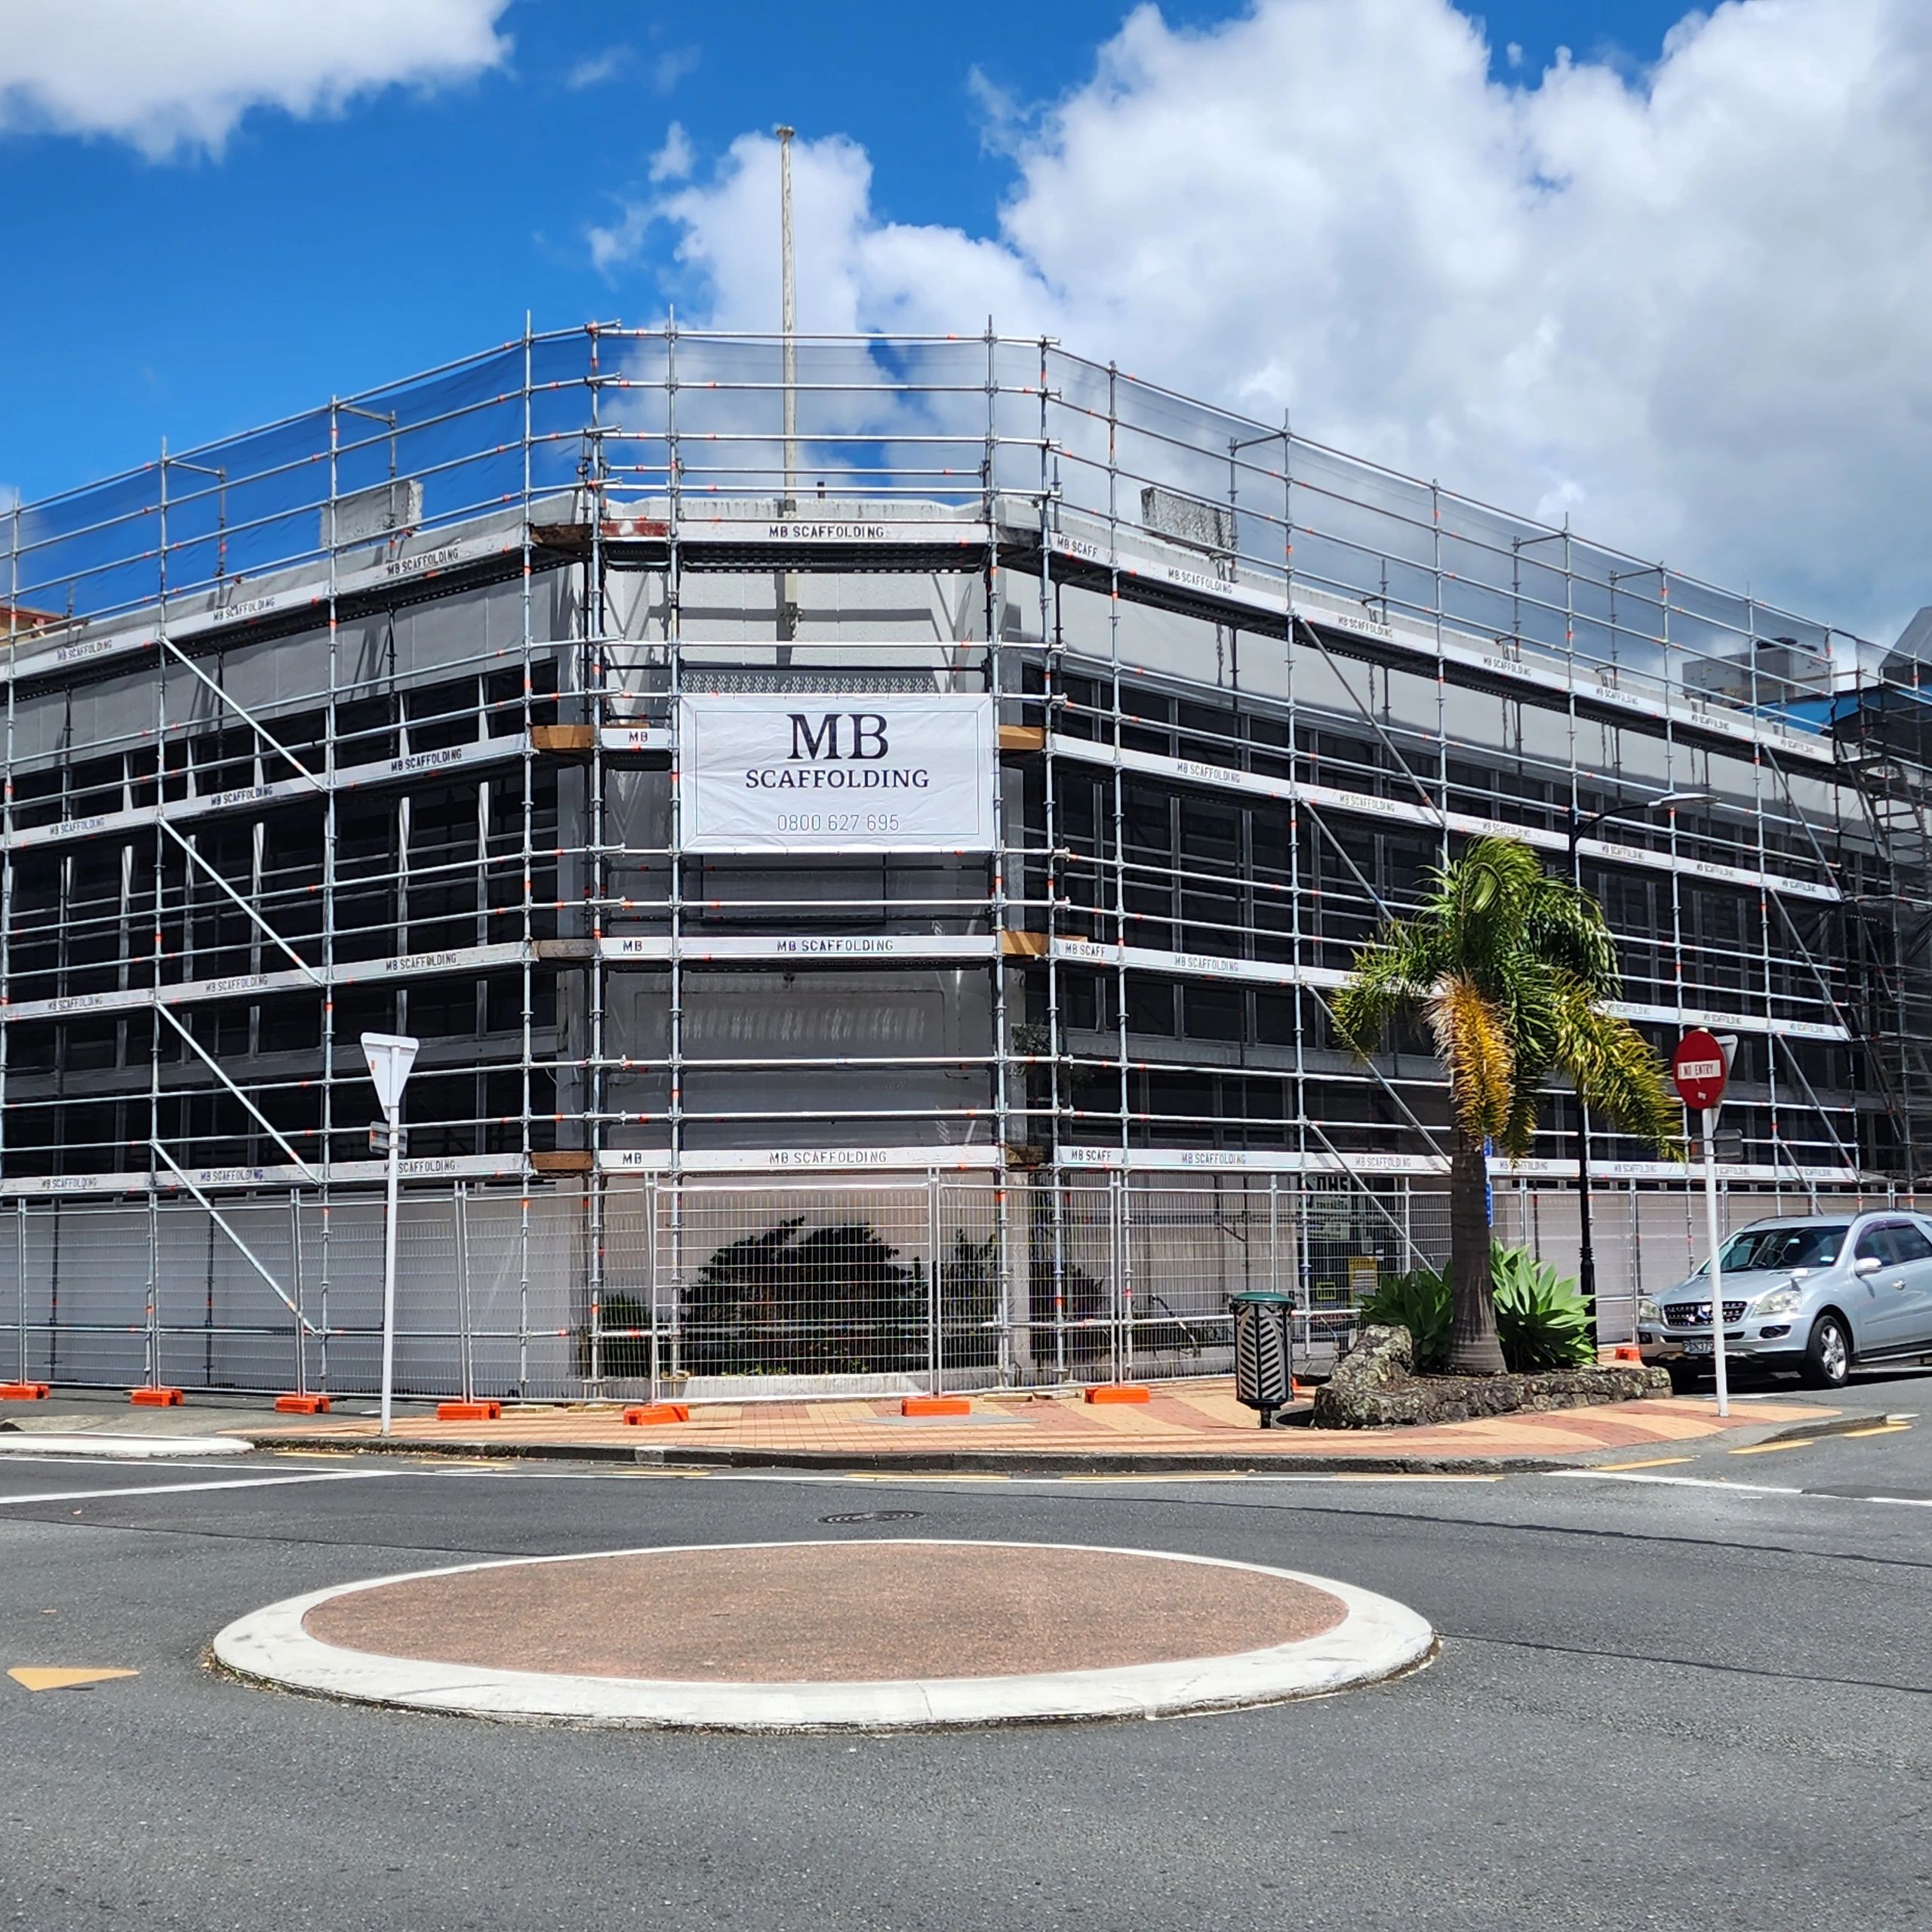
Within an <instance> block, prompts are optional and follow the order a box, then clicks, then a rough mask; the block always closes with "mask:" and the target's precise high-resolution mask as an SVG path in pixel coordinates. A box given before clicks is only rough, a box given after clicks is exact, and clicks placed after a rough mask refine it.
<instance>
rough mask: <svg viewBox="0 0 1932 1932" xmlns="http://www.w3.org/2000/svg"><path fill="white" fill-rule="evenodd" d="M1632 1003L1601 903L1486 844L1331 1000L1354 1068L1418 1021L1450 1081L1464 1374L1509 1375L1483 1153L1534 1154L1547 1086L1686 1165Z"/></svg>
mask: <svg viewBox="0 0 1932 1932" xmlns="http://www.w3.org/2000/svg"><path fill="white" fill-rule="evenodd" d="M1621 989H1622V981H1621V979H1620V976H1619V974H1618V972H1617V948H1616V945H1615V943H1614V941H1613V940H1612V939H1611V934H1610V928H1608V926H1607V925H1606V924H1604V916H1603V909H1602V908H1601V906H1599V905H1598V903H1596V901H1595V900H1594V899H1592V898H1590V897H1589V896H1588V895H1587V894H1585V893H1583V892H1580V891H1578V890H1577V888H1575V887H1574V886H1573V885H1571V884H1569V883H1568V882H1567V881H1565V880H1562V879H1558V878H1551V877H1550V876H1549V874H1548V873H1546V872H1545V871H1544V870H1543V866H1542V863H1541V862H1540V860H1538V859H1537V855H1536V854H1535V853H1534V852H1533V851H1531V850H1530V848H1528V847H1527V845H1525V844H1523V843H1522V842H1521V841H1520V840H1518V839H1514V838H1478V839H1476V840H1475V841H1473V842H1472V844H1470V846H1469V848H1468V850H1467V851H1465V852H1464V853H1463V856H1462V857H1460V859H1458V860H1456V861H1455V862H1454V863H1453V864H1452V865H1450V866H1447V867H1446V868H1445V869H1443V870H1441V871H1438V872H1432V873H1431V875H1430V888H1429V892H1428V894H1427V896H1426V897H1425V898H1424V900H1423V903H1422V905H1421V906H1420V908H1419V909H1417V912H1416V915H1415V916H1414V918H1412V919H1410V920H1407V921H1401V920H1393V921H1390V923H1389V924H1388V925H1387V926H1386V927H1385V928H1383V931H1382V933H1381V934H1380V937H1378V938H1377V940H1375V941H1374V942H1373V943H1371V944H1370V945H1369V946H1366V947H1364V949H1362V951H1361V952H1359V953H1358V954H1357V955H1356V956H1355V968H1354V970H1353V971H1352V972H1351V973H1350V974H1349V978H1348V980H1347V982H1346V984H1345V985H1344V986H1343V987H1342V989H1341V990H1340V992H1338V993H1337V995H1336V997H1335V1003H1334V1014H1335V1024H1336V1026H1337V1030H1338V1031H1339V1032H1340V1034H1341V1035H1342V1037H1343V1039H1345V1040H1346V1041H1347V1042H1348V1043H1349V1045H1350V1046H1351V1047H1352V1048H1354V1049H1355V1051H1356V1052H1357V1053H1358V1054H1362V1055H1364V1057H1365V1056H1366V1055H1367V1054H1371V1053H1372V1052H1373V1051H1374V1050H1375V1048H1376V1047H1377V1045H1378V1044H1380V1041H1381V1038H1382V1035H1383V1031H1384V1029H1386V1026H1388V1024H1389V1021H1390V1020H1392V1019H1394V1018H1395V1017H1398V1016H1399V1015H1402V1014H1420V1015H1421V1016H1422V1017H1423V1019H1424V1020H1426V1022H1427V1023H1428V1025H1429V1031H1430V1032H1431V1033H1432V1035H1434V1037H1435V1051H1436V1053H1437V1055H1438V1057H1439V1058H1440V1059H1441V1062H1442V1064H1443V1067H1444V1070H1445V1072H1447V1075H1448V1076H1449V1120H1450V1135H1451V1140H1450V1156H1449V1241H1450V1257H1451V1281H1452V1284H1453V1290H1452V1296H1451V1306H1452V1308H1453V1310H1454V1318H1453V1321H1452V1324H1451V1330H1450V1340H1449V1355H1448V1363H1447V1366H1448V1367H1449V1368H1450V1369H1451V1371H1454V1372H1457V1373H1460V1374H1472V1375H1493V1374H1498V1373H1500V1371H1501V1370H1502V1367H1503V1351H1502V1349H1501V1348H1500V1346H1498V1345H1497V1339H1496V1308H1495V1303H1494V1300H1493V1299H1492V1294H1493V1291H1492V1287H1491V1280H1490V1265H1489V1247H1490V1232H1489V1226H1488V1215H1487V1212H1486V1211H1485V1209H1484V1194H1485V1190H1486V1188H1487V1179H1488V1168H1487V1160H1486V1158H1485V1156H1484V1143H1485V1142H1486V1141H1493V1142H1494V1143H1495V1144H1496V1146H1497V1147H1498V1148H1499V1149H1501V1151H1502V1152H1503V1153H1505V1154H1507V1155H1512V1156H1519V1155H1524V1154H1527V1152H1529V1149H1530V1141H1531V1136H1532V1135H1533V1134H1534V1132H1535V1131H1536V1121H1537V1097H1538V1096H1539V1094H1540V1093H1541V1091H1542V1089H1543V1083H1544V1081H1546V1080H1547V1079H1548V1078H1549V1076H1550V1075H1552V1073H1561V1074H1565V1075H1568V1077H1569V1079H1570V1081H1571V1084H1572V1085H1573V1086H1574V1088H1575V1089H1576V1091H1577V1094H1578V1096H1579V1097H1580V1099H1581V1100H1582V1101H1583V1103H1585V1104H1586V1105H1587V1106H1591V1107H1593V1108H1596V1109H1599V1110H1600V1111H1601V1112H1604V1113H1605V1114H1607V1115H1609V1117H1610V1118H1611V1119H1613V1120H1614V1121H1616V1122H1617V1124H1619V1125H1620V1126H1621V1127H1622V1128H1624V1129H1625V1130H1626V1131H1627V1132H1629V1133H1631V1134H1636V1135H1638V1136H1640V1137H1642V1138H1643V1139H1644V1140H1648V1141H1650V1142H1651V1143H1654V1145H1655V1146H1657V1147H1658V1148H1660V1149H1663V1150H1664V1151H1666V1152H1675V1149H1676V1146H1677V1130H1678V1112H1677V1107H1676V1103H1675V1102H1674V1101H1672V1100H1671V1099H1670V1097H1669V1094H1668V1093H1667V1092H1666V1088H1665V1086H1664V1074H1663V1065H1662V1063H1660V1061H1659V1060H1658V1059H1657V1055H1656V1054H1654V1053H1653V1052H1652V1051H1651V1048H1650V1047H1649V1045H1648V1044H1647V1043H1646V1042H1645V1041H1644V1038H1643V1037H1642V1036H1641V1035H1640V1034H1639V1033H1638V1032H1637V1031H1636V1029H1635V1028H1634V1027H1632V1026H1631V1025H1630V1024H1629V1022H1628V1021H1627V1020H1620V1019H1618V1018H1617V1017H1616V1016H1615V1015H1614V1014H1609V1013H1606V1012H1605V1011H1604V1006H1603V1003H1604V1001H1607V1000H1612V999H1614V998H1617V995H1618V994H1619V992H1620V991H1621Z"/></svg>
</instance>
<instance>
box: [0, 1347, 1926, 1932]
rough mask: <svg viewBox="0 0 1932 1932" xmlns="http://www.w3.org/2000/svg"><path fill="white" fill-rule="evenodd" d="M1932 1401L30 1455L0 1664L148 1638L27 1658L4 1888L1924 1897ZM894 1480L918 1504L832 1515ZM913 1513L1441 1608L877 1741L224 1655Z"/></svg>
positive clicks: (1888, 1902)
mask: <svg viewBox="0 0 1932 1932" xmlns="http://www.w3.org/2000/svg"><path fill="white" fill-rule="evenodd" d="M1919 1386H1924V1391H1925V1393H1926V1394H1927V1395H1928V1396H1932V1386H1927V1385H1919ZM1917 1392H1918V1389H1917V1387H1916V1386H1914V1385H1912V1384H1911V1383H1906V1382H1901V1383H1896V1384H1890V1385H1887V1386H1886V1387H1885V1388H1884V1389H1883V1390H1881V1391H1880V1392H1879V1398H1878V1399H1875V1400H1874V1402H1873V1406H1874V1407H1875V1408H1877V1407H1886V1406H1890V1407H1895V1408H1898V1409H1909V1408H1912V1407H1915V1406H1916V1403H1915V1401H1914V1400H1913V1399H1912V1398H1914V1397H1915V1395H1916V1394H1917ZM1925 1407H1926V1408H1927V1411H1928V1413H1927V1418H1926V1420H1924V1422H1923V1423H1920V1424H1918V1426H1914V1427H1912V1428H1909V1429H1903V1430H1897V1431H1892V1432H1886V1433H1882V1434H1873V1435H1860V1436H1852V1437H1838V1438H1832V1439H1829V1440H1826V1441H1818V1442H1815V1443H1810V1444H1804V1445H1802V1446H1800V1447H1795V1448H1790V1449H1780V1450H1777V1451H1769V1452H1766V1453H1764V1454H1758V1455H1753V1456H1740V1455H1738V1454H1735V1453H1734V1452H1729V1451H1723V1450H1715V1451H1704V1452H1703V1453H1701V1454H1694V1455H1691V1456H1690V1457H1687V1460H1681V1461H1678V1460H1670V1461H1668V1462H1665V1461H1662V1460H1653V1459H1651V1458H1647V1457H1644V1458H1638V1457H1633V1458H1632V1460H1633V1461H1641V1462H1644V1463H1648V1464H1650V1466H1647V1467H1643V1468H1625V1469H1616V1470H1611V1471H1607V1472H1602V1473H1599V1474H1597V1475H1589V1476H1579V1475H1547V1476H1534V1477H1515V1478H1508V1479H1506V1480H1503V1481H1454V1482H1448V1481H1390V1480H1383V1481H1364V1480H1362V1479H1359V1478H1355V1479H1345V1480H1333V1479H1320V1478H1315V1479H1310V1478H1301V1479H1287V1480H1284V1479H1281V1478H1236V1479H1231V1480H1228V1481H1217V1482H1201V1481H1155V1480H1150V1479H1146V1478H1142V1479H1140V1480H1113V1481H1086V1480H1080V1479H1072V1478H1069V1479H1066V1480H1063V1481H1048V1480H1039V1479H1035V1480H1033V1481H1025V1482H1017V1481H1000V1480H996V1479H995V1480H979V1481H973V1480H968V1479H964V1478H957V1477H953V1478H933V1479H931V1480H926V1481H914V1480H907V1479H903V1478H893V1479H877V1480H867V1481H836V1480H825V1479H807V1478H798V1477H792V1476H785V1475H774V1476H769V1477H752V1476H748V1475H726V1474H709V1475H702V1476H678V1475H651V1474H645V1473H641V1472H640V1473H635V1474H634V1473H631V1472H628V1471H623V1470H619V1469H590V1468H567V1467H562V1466H532V1467H519V1468H512V1469H478V1468H470V1467H443V1466H425V1465H423V1464H420V1463H410V1462H403V1461H396V1462H378V1461H374V1460H368V1459H322V1458H316V1457H300V1458H298V1457H282V1456H259V1457H248V1458H244V1459H238V1460H231V1461H226V1462H221V1463H207V1464H204V1465H200V1466H184V1465H183V1464H182V1463H179V1462H174V1463H165V1464H144V1465H136V1464H132V1463H123V1462H121V1461H118V1460H108V1461H103V1460H99V1459H91V1460H86V1461H82V1460H72V1461H60V1462H38V1461H35V1462H26V1461H23V1460H18V1459H16V1458H12V1457H8V1458H6V1459H5V1460H0V1669H10V1668H12V1667H14V1666H21V1665H75V1666H80V1665H94V1666H119V1667H122V1668H125V1669H133V1670H135V1671H137V1672H139V1673H140V1674H139V1675H137V1676H133V1677H128V1678H121V1679H118V1680H115V1681H108V1682H104V1683H102V1684H97V1685H94V1686H92V1687H86V1688H81V1689H69V1690H51V1691H45V1692H42V1693H39V1694H29V1692H27V1691H26V1690H23V1689H22V1688H20V1687H19V1686H18V1685H17V1684H14V1683H12V1682H10V1681H6V1680H5V1679H4V1678H0V1718H4V1723H5V1729H4V1733H0V1765H4V1773H3V1774H0V1923H4V1924H20V1925H23V1926H28V1927H33V1928H35V1932H40V1929H41V1928H46V1932H63V1929H64V1928H66V1927H100V1926H103V1925H109V1924H125V1923H131V1922H138V1923H139V1924H142V1925H143V1926H144V1927H182V1928H192V1932H219V1929H220V1928H227V1927H235V1928H246V1929H247V1932H258V1928H260V1932H266V1928H271V1927H272V1928H275V1932H282V1928H289V1929H290V1932H298V1929H299V1928H306V1927H330V1928H331V1932H336V1929H337V1928H340V1927H343V1926H359V1925H366V1926H371V1927H409V1928H411V1932H437V1929H438V1928H442V1927H489V1928H492V1932H497V1928H505V1929H507V1928H524V1927H531V1928H536V1927H545V1928H549V1927H561V1926H577V1925H586V1926H602V1925H611V1924H619V1925H627V1924H653V1925H656V1926H669V1927H699V1926H705V1927H709V1926H716V1925H732V1926H738V1925H744V1926H752V1927H758V1928H761V1932H789V1928H794V1927H797V1928H806V1927H811V1928H821V1927H823V1928H832V1927H837V1928H840V1932H847V1929H848V1928H857V1927H864V1928H872V1927H878V1928H887V1927H892V1928H902V1927H904V1928H926V1927H934V1928H938V1927H946V1928H949V1929H950V1932H957V1928H959V1927H1009V1926H1017V1925H1025V1926H1041V1927H1059V1926H1085V1927H1099V1926H1118V1927H1174V1926H1181V1925H1192V1924H1196V1923H1199V1924H1206V1925H1211V1926H1217V1927H1219V1926H1228V1927H1243V1928H1245V1927H1258V1926H1272V1925H1273V1924H1275V1923H1276V1922H1278V1921H1280V1922H1284V1923H1290V1924H1297V1925H1305V1926H1313V1927H1337V1928H1340V1927H1351V1928H1380V1927H1389V1928H1395V1927H1402V1928H1404V1929H1405V1932H1407V1928H1414V1927H1423V1928H1434V1927H1517V1926H1521V1927H1532V1926H1534V1927H1543V1926H1556V1925H1560V1926H1562V1927H1578V1928H1587V1927H1617V1928H1624V1927H1641V1926H1651V1925H1656V1926H1672V1927H1675V1926H1678V1925H1700V1926H1710V1927H1740V1928H1751V1932H1759V1928H1763V1927H1772V1926H1775V1927H1779V1928H1780V1932H1785V1928H1796V1927H1814V1926H1817V1927H1823V1926H1827V1925H1829V1926H1831V1927H1838V1928H1842V1927H1866V1926H1872V1927H1878V1926H1884V1927H1895V1926H1909V1925H1912V1924H1920V1923H1928V1924H1932V1850H1928V1848H1927V1830H1926V1820H1927V1817H1928V1816H1932V1634H1929V1633H1932V1401H1927V1403H1926V1404H1925ZM1660 1455H1661V1452H1660ZM115 1492H119V1493H115ZM1866 1499H1879V1500H1866ZM867 1509H894V1510H916V1511H918V1512H920V1513H919V1514H918V1515H917V1516H916V1517H915V1518H912V1519H911V1520H909V1521H901V1522H897V1523H884V1524H869V1525H868V1524H857V1525H837V1524H832V1525H828V1524H826V1523H825V1522H824V1521H823V1518H825V1517H826V1516H828V1515H840V1514H847V1513H850V1512H855V1511H862V1510H867ZM894 1534H912V1535H918V1536H959V1537H996V1538H1008V1539H1016V1540H1036V1541H1041V1542H1057V1541H1063V1542H1077V1543H1104V1544H1109V1545H1115V1546H1123V1545H1124V1546H1139V1547H1144V1548H1149V1549H1176V1550H1186V1551H1192V1552H1199V1553H1201V1554H1204V1555H1219V1556H1230V1557H1238V1558H1247V1559H1251V1560H1255V1561H1266V1562H1274V1563H1281V1564H1287V1565H1290V1566H1291V1567H1296V1568H1300V1569H1306V1570H1310V1571H1315V1572H1316V1573H1318V1574H1325V1575H1329V1576H1334V1577H1342V1578H1346V1579H1347V1580H1351V1581H1353V1582H1355V1583H1361V1584H1363V1585H1365V1586H1367V1587H1369V1588H1371V1589H1377V1590H1380V1591H1383V1592H1387V1593H1388V1594H1389V1595H1392V1596H1395V1597H1397V1598H1401V1600H1402V1601H1405V1602H1407V1603H1409V1604H1412V1605H1414V1607H1416V1608H1417V1609H1418V1610H1420V1611H1422V1612H1423V1614H1424V1615H1426V1617H1429V1619H1430V1620H1432V1622H1433V1623H1435V1625H1436V1626H1437V1627H1438V1629H1439V1630H1440V1631H1441V1633H1442V1637H1443V1648H1442V1651H1441V1655H1440V1657H1439V1658H1438V1660H1437V1661H1436V1662H1435V1663H1434V1664H1433V1665H1432V1666H1431V1667H1430V1668H1429V1669H1427V1670H1426V1671H1424V1672H1421V1673H1420V1674H1419V1675H1415V1676H1413V1677H1411V1678H1405V1679H1403V1680H1401V1681H1397V1682H1395V1683H1392V1684H1386V1685H1383V1686H1380V1687H1376V1688H1374V1689H1371V1690H1361V1691H1356V1692H1353V1693H1351V1694H1348V1695H1346V1696H1344V1697H1338V1698H1334V1699H1331V1700H1324V1701H1321V1702H1318V1703H1307V1704H1301V1705H1294V1706H1283V1707H1279V1708H1276V1709H1269V1710H1262V1711H1254V1712H1244V1713H1240V1714H1237V1715H1228V1716H1217V1717H1207V1718H1187V1719H1183V1720H1177V1721H1171V1722H1163V1723H1137V1724H1102V1725H1091V1726H1079V1727H1038V1728H1031V1729H1020V1730H1004V1731H990V1732H980V1733H967V1734H950V1735H929V1736H923V1737H891V1738H883V1737H881V1738H862V1739H857V1740H852V1739H846V1738H781V1739H767V1740H752V1739H741V1738H731V1737H673V1736H663V1735H651V1734H623V1733H597V1732H581V1731H575V1730H567V1729H561V1728H558V1729H551V1728H538V1727H512V1726H506V1725H497V1724H485V1723H481V1722H478V1721H474V1720H470V1719H466V1718H432V1717H426V1716H420V1715H405V1714H403V1713H400V1712H380V1711H372V1710H368V1709H357V1708H354V1707H349V1706H337V1705H333V1704H328V1703H321V1702H318V1701H315V1700H309V1699H306V1698H302V1697H292V1696H288V1695H285V1694H278V1693H274V1692H267V1691H263V1690H255V1689H252V1688H249V1687H244V1686H242V1685H240V1684H235V1683H233V1682H231V1681H226V1680H225V1679H223V1678H219V1677H217V1676H215V1675H212V1674H211V1673H210V1672H208V1670H207V1669H205V1666H204V1663H203V1656H204V1652H205V1647H206V1645H207V1644H208V1640H209V1638H211V1636H212V1635H213V1634H214V1632H215V1631H216V1630H217V1629H218V1628H219V1627H220V1626H221V1625H222V1624H223V1623H225V1622H226V1621H227V1620H229V1618H231V1617H234V1616H236V1615H238V1614H241V1613H242V1611H246V1610H249V1609H252V1608H254V1607H257V1606H258V1605H260V1604H263V1603H266V1602H269V1601H272V1600H273V1599H275V1598H279V1597H283V1596H286V1595H291V1594H293V1593H294V1592H298V1591H301V1590H306V1589H313V1588H316V1587H318V1586H321V1585H324V1584H327V1583H333V1582H338V1581H343V1580H349V1579H351V1578H354V1577H367V1576H375V1575H379V1574H390V1573H395V1572H399V1571H406V1570H411V1569H417V1568H421V1567H429V1566H432V1565H433V1564H436V1563H438V1562H441V1561H459V1560H461V1559H463V1558H472V1557H485V1556H491V1555H518V1554H523V1553H529V1554H548V1553H552V1552H565V1551H572V1550H589V1549H611V1548H623V1547H629V1546H641V1545H649V1544H654V1543H690V1542H704V1541H718V1542H728V1541H740V1540H754V1539H761V1538H771V1539H793V1538H802V1537H838V1536H861V1537H863V1536H879V1535H887V1536H889V1535H894Z"/></svg>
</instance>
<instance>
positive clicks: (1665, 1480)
mask: <svg viewBox="0 0 1932 1932" xmlns="http://www.w3.org/2000/svg"><path fill="white" fill-rule="evenodd" d="M1550 1474H1551V1475H1557V1476H1580V1477H1582V1478H1584V1480H1585V1481H1595V1482H1641V1483H1651V1484H1657V1485H1660V1486H1667V1487H1670V1488H1672V1489H1721V1490H1727V1491H1729V1492H1730V1494H1732V1495H1734V1496H1802V1495H1804V1494H1805V1491H1803V1490H1801V1489H1798V1488H1792V1487H1785V1486H1784V1485H1783V1484H1777V1483H1750V1482H1725V1481H1721V1479H1720V1478H1718V1477H1715V1476H1644V1475H1628V1474H1623V1473H1620V1472H1618V1471H1617V1470H1614V1469H1552V1470H1551V1471H1550ZM1846 1500H1849V1499H1846Z"/></svg>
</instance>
